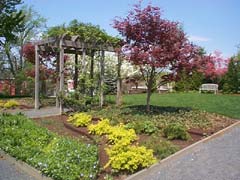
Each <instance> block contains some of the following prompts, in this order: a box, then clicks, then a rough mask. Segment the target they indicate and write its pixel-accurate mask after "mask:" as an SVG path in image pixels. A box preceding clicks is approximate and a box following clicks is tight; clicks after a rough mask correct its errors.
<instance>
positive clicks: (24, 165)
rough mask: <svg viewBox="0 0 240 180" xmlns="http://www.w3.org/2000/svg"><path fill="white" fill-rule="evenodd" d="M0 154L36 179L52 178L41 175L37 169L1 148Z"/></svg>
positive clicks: (46, 179) (45, 179) (49, 179)
mask: <svg viewBox="0 0 240 180" xmlns="http://www.w3.org/2000/svg"><path fill="white" fill-rule="evenodd" d="M0 155H1V156H3V158H5V160H6V161H8V162H10V163H12V164H14V165H15V166H16V167H17V168H18V169H20V170H21V171H23V172H25V173H26V174H28V175H29V176H32V177H33V178H35V179H36V180H52V179H51V178H49V177H46V176H45V175H43V174H42V173H41V172H40V171H39V170H37V169H35V168H34V167H32V166H30V165H28V164H27V163H25V162H23V161H21V160H17V159H15V158H14V157H12V156H10V155H9V154H7V153H6V152H4V151H3V150H1V149H0Z"/></svg>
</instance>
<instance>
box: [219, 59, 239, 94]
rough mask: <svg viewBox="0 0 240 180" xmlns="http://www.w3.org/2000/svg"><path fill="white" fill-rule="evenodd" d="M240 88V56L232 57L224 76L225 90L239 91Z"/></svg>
mask: <svg viewBox="0 0 240 180" xmlns="http://www.w3.org/2000/svg"><path fill="white" fill-rule="evenodd" d="M239 90H240V58H239V57H238V56H236V57H232V58H231V60H230V62H229V64H228V70H227V73H226V75H225V77H224V85H223V91H224V92H226V93H238V91H239Z"/></svg>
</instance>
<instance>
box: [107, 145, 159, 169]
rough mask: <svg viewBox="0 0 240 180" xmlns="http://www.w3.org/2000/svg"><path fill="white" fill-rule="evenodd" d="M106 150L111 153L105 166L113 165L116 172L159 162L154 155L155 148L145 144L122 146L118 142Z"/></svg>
mask: <svg viewBox="0 0 240 180" xmlns="http://www.w3.org/2000/svg"><path fill="white" fill-rule="evenodd" d="M106 151H107V154H108V155H109V161H108V163H107V164H106V165H105V167H108V166H109V165H111V167H112V169H114V170H115V171H116V172H118V171H129V172H134V171H136V170H138V169H141V168H144V167H148V166H150V165H152V164H154V163H156V162H157V161H156V159H155V158H154V157H153V150H151V149H147V148H146V147H144V146H135V145H132V146H121V145H118V144H116V145H114V146H112V147H111V148H107V149H106Z"/></svg>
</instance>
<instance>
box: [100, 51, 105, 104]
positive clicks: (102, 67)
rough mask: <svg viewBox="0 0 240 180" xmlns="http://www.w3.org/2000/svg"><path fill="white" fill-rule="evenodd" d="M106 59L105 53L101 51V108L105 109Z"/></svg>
mask: <svg viewBox="0 0 240 180" xmlns="http://www.w3.org/2000/svg"><path fill="white" fill-rule="evenodd" d="M104 58H105V52H104V50H101V57H100V88H99V89H100V107H103V104H104V92H103V91H104V88H103V86H104Z"/></svg>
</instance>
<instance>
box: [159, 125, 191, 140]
mask: <svg viewBox="0 0 240 180" xmlns="http://www.w3.org/2000/svg"><path fill="white" fill-rule="evenodd" d="M163 133H164V136H165V137H167V139H169V140H172V139H182V140H188V139H189V138H190V135H189V134H188V132H187V128H186V127H185V126H184V125H182V124H180V123H172V124H169V125H167V126H166V127H165V128H164V129H163Z"/></svg>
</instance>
